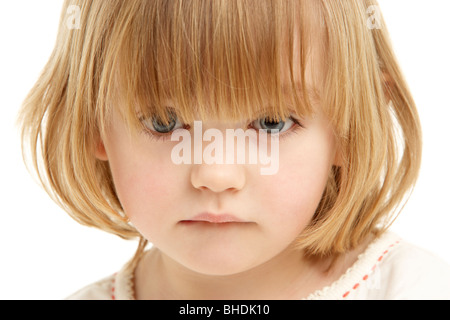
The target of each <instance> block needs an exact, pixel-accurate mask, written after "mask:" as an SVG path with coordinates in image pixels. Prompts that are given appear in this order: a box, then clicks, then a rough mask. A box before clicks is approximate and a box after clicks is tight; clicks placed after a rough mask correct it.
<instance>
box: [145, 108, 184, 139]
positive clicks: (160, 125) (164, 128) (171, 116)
mask: <svg viewBox="0 0 450 320" xmlns="http://www.w3.org/2000/svg"><path fill="white" fill-rule="evenodd" d="M168 120H169V122H168V123H167V124H164V121H162V119H161V118H160V117H156V116H155V117H150V118H141V122H142V124H143V125H144V126H145V127H146V128H147V129H148V130H150V131H152V132H155V133H156V134H164V133H169V132H171V131H173V130H175V129H179V128H182V127H183V124H182V123H181V122H180V121H179V120H178V117H177V115H176V113H175V112H173V111H168Z"/></svg>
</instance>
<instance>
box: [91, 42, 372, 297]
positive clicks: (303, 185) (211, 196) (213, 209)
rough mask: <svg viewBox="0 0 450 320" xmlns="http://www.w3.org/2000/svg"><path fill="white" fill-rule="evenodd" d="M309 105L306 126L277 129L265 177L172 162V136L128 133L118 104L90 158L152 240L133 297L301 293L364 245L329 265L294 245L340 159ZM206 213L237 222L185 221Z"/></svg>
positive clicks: (251, 168) (253, 169) (311, 76)
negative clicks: (274, 164) (106, 172)
mask: <svg viewBox="0 0 450 320" xmlns="http://www.w3.org/2000/svg"><path fill="white" fill-rule="evenodd" d="M318 48H319V46H314V45H313V49H314V50H319V49H318ZM312 53H313V56H314V54H317V53H318V52H314V51H313V52H312ZM316 56H317V55H316ZM319 60H320V59H316V60H315V61H313V62H311V63H309V64H308V66H309V68H308V71H307V73H306V76H307V79H306V80H307V83H308V85H310V86H314V87H315V89H316V90H317V91H318V92H319V94H320V93H321V86H320V85H318V84H320V83H321V79H320V78H319V77H320V75H321V74H323V73H322V72H324V70H323V69H324V68H323V67H322V65H321V64H320V62H319ZM297 69H298V68H297ZM297 69H294V70H297ZM286 80H287V78H286ZM285 84H286V85H287V84H288V81H286V82H285ZM312 103H313V106H314V108H315V111H316V113H315V115H314V116H313V117H309V118H307V119H301V122H300V123H301V124H302V126H303V128H302V127H296V126H292V127H291V128H289V129H287V130H286V132H284V133H281V134H280V142H279V170H278V172H277V174H275V175H266V176H265V175H261V174H260V166H259V165H254V164H251V165H250V164H222V165H219V164H214V165H207V164H204V163H203V164H200V165H198V164H190V165H188V164H182V165H175V164H174V163H173V162H172V161H171V158H170V155H171V150H172V148H173V147H174V145H176V144H177V142H172V141H170V139H169V140H167V141H154V140H152V139H149V138H148V137H147V136H146V135H145V134H142V135H139V136H138V138H137V139H134V140H133V139H130V135H129V134H128V129H127V127H126V124H125V123H124V121H123V120H122V118H121V116H120V113H119V112H118V110H117V109H118V108H115V110H114V112H113V116H112V123H111V125H110V126H109V127H108V129H107V132H106V136H105V137H103V139H102V141H100V143H99V144H98V148H97V149H96V157H97V158H98V159H100V160H104V161H109V164H110V167H111V172H112V176H113V179H114V184H115V187H116V191H117V194H118V197H119V199H120V201H121V203H122V206H123V208H124V211H125V213H126V214H127V216H128V218H129V219H130V221H131V223H132V224H133V225H134V226H135V227H136V229H137V230H138V231H139V232H140V233H141V234H142V235H143V236H144V237H145V238H147V239H148V240H149V241H150V242H151V243H152V244H153V249H152V250H151V251H150V252H149V253H147V254H146V255H145V256H144V258H142V259H141V261H140V263H139V265H138V267H137V270H136V272H135V294H136V298H137V299H178V298H179V299H273V298H275V299H278V298H279V299H294V298H303V297H305V296H306V295H307V294H308V293H311V292H312V291H314V290H315V289H320V288H322V287H323V286H325V285H328V284H330V283H331V282H332V281H334V280H336V279H337V278H338V277H339V276H340V275H342V273H343V272H345V270H346V269H347V268H348V267H349V266H350V265H351V264H353V263H354V261H355V260H356V257H357V255H358V254H359V253H360V252H361V251H362V249H363V248H364V246H360V247H359V248H357V249H355V250H354V251H351V252H349V253H347V254H344V255H342V256H341V257H340V258H339V259H337V260H336V261H335V263H333V267H332V268H331V269H330V268H329V266H330V262H331V258H330V259H315V260H311V259H306V258H304V256H303V254H302V252H299V251H298V250H294V249H293V248H292V246H291V244H292V243H293V242H294V240H295V239H296V238H297V236H298V235H299V234H300V233H301V232H302V231H303V230H304V228H305V227H306V226H307V224H308V223H309V222H310V221H311V219H312V217H313V215H314V212H315V209H316V208H317V205H318V203H319V201H320V199H321V196H322V193H323V191H324V188H325V186H326V183H327V178H328V174H329V172H330V170H331V167H332V165H339V156H338V152H337V143H336V139H335V137H334V134H333V128H332V127H331V125H330V124H329V122H328V120H327V119H326V117H325V116H324V114H323V113H322V112H321V111H320V109H321V106H320V102H319V101H315V100H313V101H312ZM172 107H174V108H176V106H172ZM253 120H257V119H252V120H251V121H253ZM202 124H203V130H207V129H209V128H216V129H219V130H221V131H222V133H223V136H225V130H226V129H237V128H242V129H244V130H246V129H247V126H248V122H241V123H233V124H231V123H222V122H219V121H207V120H206V121H203V122H202ZM294 131H295V132H294ZM287 133H288V135H286V137H283V134H287ZM206 144H207V143H205V142H203V147H205V145H206ZM203 212H209V213H213V214H225V213H226V214H232V215H233V216H235V217H236V218H238V219H239V220H240V221H242V222H235V223H226V224H214V223H206V222H194V223H187V222H186V220H191V219H193V218H194V217H195V216H196V215H198V214H200V213H203Z"/></svg>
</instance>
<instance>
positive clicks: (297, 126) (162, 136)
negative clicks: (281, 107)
mask: <svg viewBox="0 0 450 320" xmlns="http://www.w3.org/2000/svg"><path fill="white" fill-rule="evenodd" d="M289 119H291V120H292V122H293V123H294V124H293V125H292V127H291V128H290V129H288V130H287V131H284V132H282V133H280V135H279V137H280V141H282V140H284V139H286V138H288V137H290V136H291V135H292V134H298V133H299V131H300V130H302V129H304V128H305V127H304V126H303V125H302V124H301V123H300V121H299V120H297V119H296V118H294V117H293V116H291V117H289ZM139 120H140V121H141V123H142V128H143V129H142V131H143V133H144V134H145V136H146V137H148V138H149V139H151V140H152V141H156V142H165V141H170V137H171V134H172V132H173V131H171V132H168V133H159V132H157V131H153V130H150V129H148V128H147V127H146V126H145V125H144V124H143V120H144V119H143V118H139ZM190 128H191V126H190V125H185V126H183V129H186V130H189V129H190ZM247 129H254V130H258V129H255V128H253V127H252V126H250V125H249V126H247ZM269 135H270V133H269Z"/></svg>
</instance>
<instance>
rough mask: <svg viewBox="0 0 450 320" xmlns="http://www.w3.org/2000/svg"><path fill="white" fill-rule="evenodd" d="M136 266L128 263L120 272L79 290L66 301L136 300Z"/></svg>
mask: <svg viewBox="0 0 450 320" xmlns="http://www.w3.org/2000/svg"><path fill="white" fill-rule="evenodd" d="M133 281H134V265H133V264H132V263H131V261H130V262H128V263H127V264H126V265H125V266H124V267H123V268H122V269H121V270H120V271H119V272H117V273H114V274H113V275H111V276H108V277H106V278H103V279H101V280H99V281H97V282H94V283H92V284H90V285H87V286H86V287H84V288H82V289H80V290H78V291H77V292H75V293H74V294H72V295H70V296H69V297H67V298H66V300H134V289H133V287H134V286H133Z"/></svg>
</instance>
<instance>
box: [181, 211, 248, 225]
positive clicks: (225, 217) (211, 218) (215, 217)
mask: <svg viewBox="0 0 450 320" xmlns="http://www.w3.org/2000/svg"><path fill="white" fill-rule="evenodd" d="M183 221H197V222H201V221H203V222H210V223H227V222H245V221H243V220H241V219H239V218H237V217H236V216H234V215H232V214H229V213H220V214H217V213H210V212H203V213H200V214H198V215H196V216H194V217H193V218H191V219H186V220H183Z"/></svg>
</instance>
